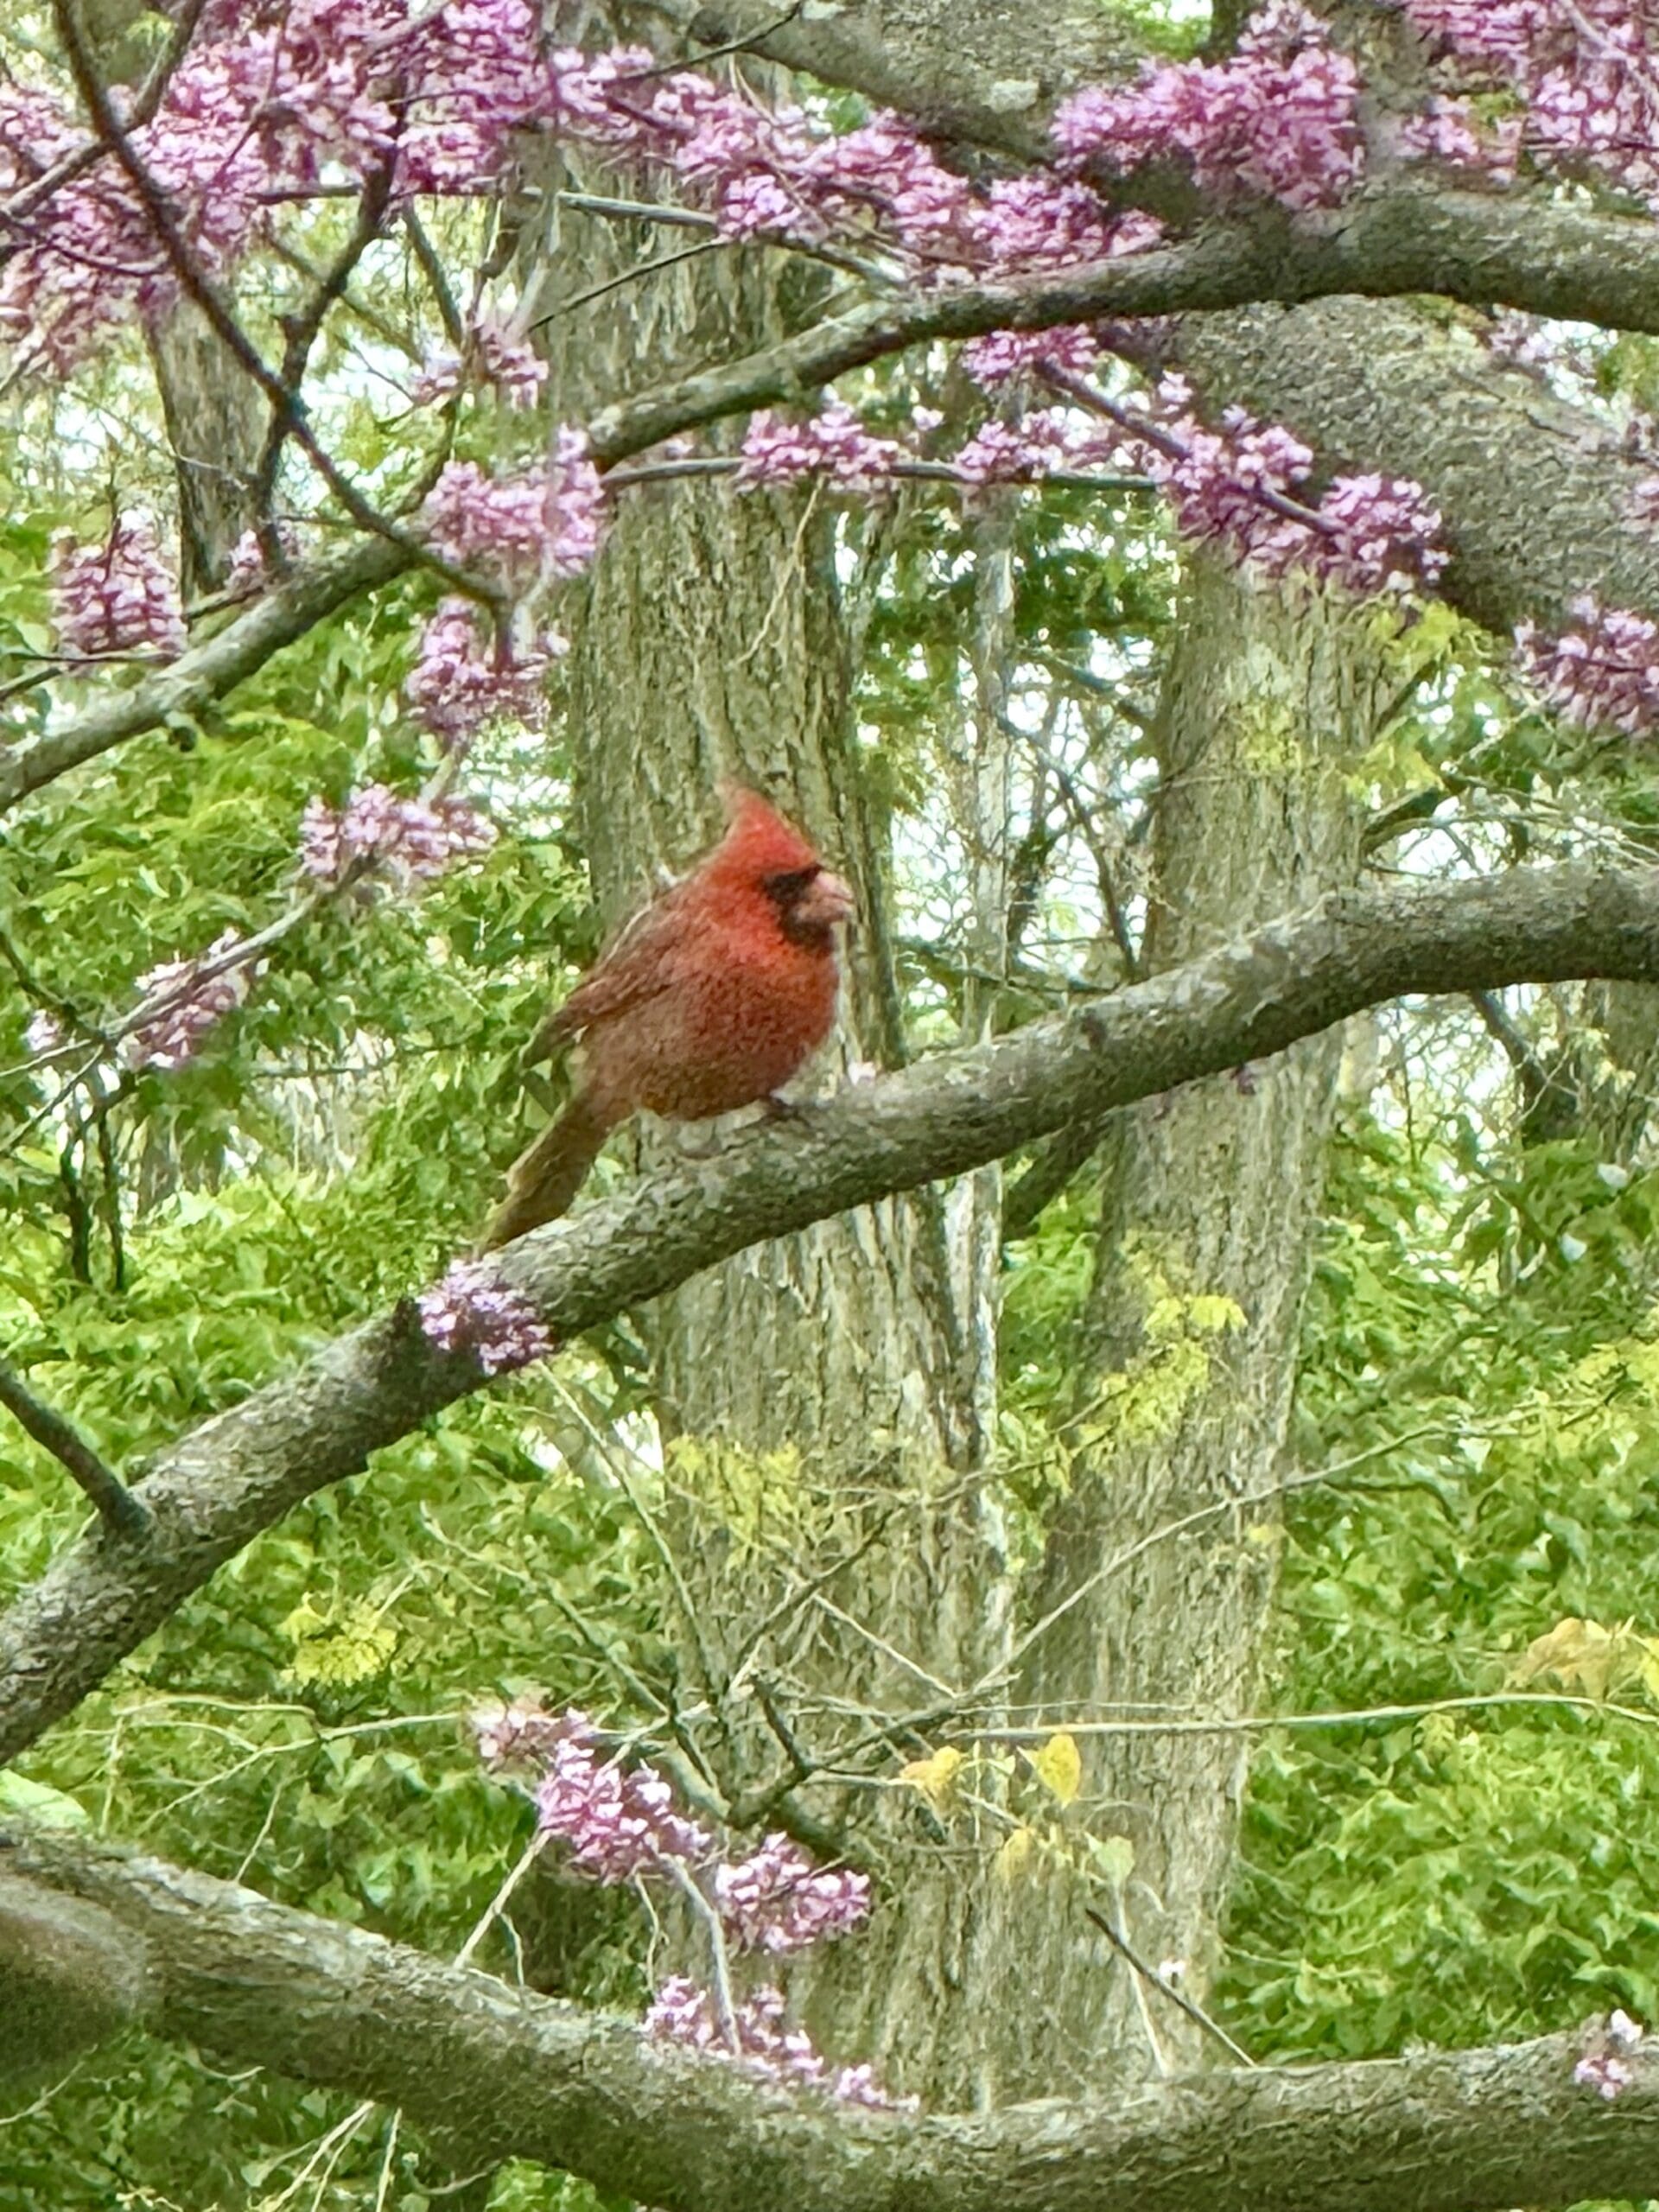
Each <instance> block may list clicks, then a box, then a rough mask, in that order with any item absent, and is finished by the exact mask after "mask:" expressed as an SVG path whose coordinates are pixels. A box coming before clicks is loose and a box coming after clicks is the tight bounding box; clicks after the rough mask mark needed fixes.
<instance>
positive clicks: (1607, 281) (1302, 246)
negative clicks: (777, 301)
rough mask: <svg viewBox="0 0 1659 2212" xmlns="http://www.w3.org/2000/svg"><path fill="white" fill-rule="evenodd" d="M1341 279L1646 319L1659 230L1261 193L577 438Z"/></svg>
mask: <svg viewBox="0 0 1659 2212" xmlns="http://www.w3.org/2000/svg"><path fill="white" fill-rule="evenodd" d="M1351 293H1357V294H1360V295H1362V296H1366V297H1368V298H1371V299H1387V298H1391V297H1399V296H1405V295H1414V294H1420V293H1439V294H1440V295H1442V296H1444V297H1446V298H1448V299H1453V300H1460V301H1463V302H1465V303H1466V304H1468V305H1470V306H1471V307H1479V308H1488V307H1491V306H1493V305H1494V304H1496V305H1500V306H1506V307H1516V308H1526V309H1527V310H1529V312H1531V313H1533V314H1536V315H1561V316H1567V317H1570V318H1573V319H1576V320H1580V321H1586V322H1596V323H1600V324H1602V325H1604V326H1605V327H1608V328H1611V329H1617V330H1637V331H1649V332H1659V227H1656V226H1655V225H1653V224H1652V223H1649V222H1644V221H1641V220H1638V219H1636V218H1634V217H1630V218H1624V217H1620V216H1611V215H1603V214H1599V213H1594V212H1592V211H1586V210H1584V209H1580V208H1573V207H1555V206H1552V205H1550V204H1549V203H1548V202H1545V201H1541V200H1532V199H1529V198H1521V197H1517V198H1516V199H1515V200H1503V199H1497V198H1494V197H1492V196H1491V195H1488V194H1479V193H1472V192H1424V191H1402V190H1399V189H1397V188H1396V189H1393V190H1389V191H1379V192H1376V193H1373V194H1370V195H1368V196H1366V197H1364V198H1362V199H1360V200H1357V201H1356V202H1355V203H1354V204H1353V205H1352V206H1351V207H1342V208H1340V209H1338V210H1336V211H1335V212H1333V213H1329V214H1319V215H1307V216H1303V217H1301V218H1300V219H1291V218H1289V217H1287V216H1285V215H1284V214H1282V213H1281V212H1280V211H1278V210H1276V209H1274V208H1268V207H1259V208H1255V209H1252V210H1251V211H1250V212H1249V213H1248V214H1244V215H1240V216H1236V217H1232V218H1229V219H1217V220H1214V221H1211V222H1209V223H1206V224H1205V226H1204V227H1203V229H1201V230H1200V231H1199V232H1197V234H1196V235H1195V236H1194V237H1192V238H1188V239H1185V240H1184V241H1183V242H1182V243H1180V244H1179V245H1170V246H1163V247H1160V248H1156V249H1154V251H1151V252H1148V253H1135V254H1126V255H1124V256H1123V257H1122V258H1121V259H1118V260H1115V261H1096V262H1089V263H1085V264H1081V265H1080V266H1078V267H1076V268H1071V269H1065V270H1058V271H1056V272H1054V273H1053V274H1051V275H1044V276H1040V277H1015V278H1007V279H1005V280H1002V281H1001V282H997V283H978V284H960V285H955V286H942V287H938V288H936V289H931V290H928V291H918V290H912V291H908V292H904V293H900V294H898V295H896V296H893V297H890V298H886V297H884V298H882V299H879V300H873V301H870V302H866V303H865V304H863V305H861V306H859V307H855V308H849V310H848V312H847V313H846V314H844V315H834V316H830V317H829V318H828V319H827V320H825V321H823V322H819V323H814V324H813V325H812V326H811V327H810V328H809V329H806V330H804V331H801V332H800V333H798V334H797V335H796V336H794V337H792V338H788V339H785V340H782V341H781V342H780V343H779V344H778V345H776V346H768V347H767V348H766V349H765V350H764V351H763V352H760V353H752V354H749V355H747V356H746V357H745V358H744V359H741V360H738V361H726V362H721V363H720V364H719V365H716V366H715V367H713V368H709V369H704V370H701V371H699V372H696V374H694V375H691V376H689V377H684V378H681V379H680V380H679V381H678V382H677V383H676V384H671V385H664V386H662V387H660V388H659V389H658V390H657V391H650V392H643V393H641V394H640V395H639V397H637V398H633V399H628V400H623V401H620V402H619V403H618V404H616V405H614V406H613V407H607V408H606V409H605V410H603V411H602V412H601V414H600V415H598V416H595V417H594V421H593V422H592V423H590V424H589V426H588V429H589V435H590V438H591V440H592V444H593V448H594V454H595V455H596V456H597V457H598V458H599V459H600V460H601V461H618V460H620V459H621V458H622V457H623V455H625V454H631V453H637V452H639V449H640V448H642V447H644V446H647V445H653V444H655V443H656V442H657V441H658V439H659V438H664V437H667V436H669V435H671V434H672V433H673V432H674V431H676V430H683V429H688V428H690V427H692V426H693V425H695V424H696V423H708V422H712V421H714V420H715V418H716V417H717V416H722V415H729V414H733V413H734V412H736V411H737V410H739V409H741V408H746V407H755V406H760V405H761V404H764V403H766V402H768V401H772V400H777V399H786V398H791V397H798V396H799V394H800V393H801V392H802V391H810V389H811V388H812V387H813V386H814V385H820V384H826V383H828V382H829V381H830V379H831V378H835V377H838V376H844V375H845V374H846V373H847V372H848V371H849V370H851V369H859V368H864V367H866V366H868V364H869V363H870V362H872V361H876V360H880V359H883V358H885V357H886V356H887V355H888V354H891V353H902V352H903V351H905V349H906V347H908V346H917V345H920V344H922V343H923V342H924V341H925V340H931V339H937V338H948V339H960V338H977V337H981V336H982V335H983V334H985V333H986V332H987V331H990V330H1042V329H1048V328H1051V327H1053V326H1054V325H1055V324H1057V323H1071V322H1090V321H1099V320H1102V319H1109V320H1114V321H1116V320H1119V319H1123V318H1128V317H1134V316H1144V315H1192V314H1199V313H1212V312H1214V311H1215V310H1217V309H1219V308H1238V307H1248V306H1251V305H1255V304H1259V303H1262V302H1275V303H1277V304H1279V305H1281V306H1294V305H1298V304H1300V303H1301V302H1306V301H1309V300H1319V299H1329V298H1332V297H1335V296H1338V295H1345V294H1351Z"/></svg>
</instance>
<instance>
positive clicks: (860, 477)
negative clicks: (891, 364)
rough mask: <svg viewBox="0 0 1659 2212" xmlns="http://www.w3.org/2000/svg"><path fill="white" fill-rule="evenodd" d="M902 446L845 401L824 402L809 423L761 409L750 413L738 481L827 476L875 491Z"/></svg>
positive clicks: (851, 488) (846, 486) (853, 488)
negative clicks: (869, 424) (873, 428)
mask: <svg viewBox="0 0 1659 2212" xmlns="http://www.w3.org/2000/svg"><path fill="white" fill-rule="evenodd" d="M900 455H901V449H900V448H899V447H898V446H897V445H895V444H894V443H893V440H892V439H891V438H878V437H876V436H875V435H874V434H873V433H872V432H870V431H868V430H867V429H865V427H864V425H863V423H861V421H860V419H859V417H858V416H857V415H856V414H855V411H854V410H853V409H852V408H850V407H849V406H848V404H847V403H846V402H845V400H842V399H830V400H828V401H826V402H825V404H824V406H823V411H822V412H821V413H819V414H817V415H813V416H809V417H808V419H807V420H806V421H805V422H804V423H788V422H785V421H782V420H781V419H779V417H778V416H774V415H773V414H772V411H771V410H770V409H762V410H761V411H760V413H759V414H757V415H753V416H750V418H749V426H748V429H747V431H746V432H745V433H744V437H743V458H742V460H741V462H740V463H739V466H738V471H737V476H736V479H735V480H736V482H737V484H738V486H740V488H742V489H748V488H751V487H753V486H755V485H760V484H796V483H798V482H799V481H800V480H801V479H802V478H803V477H806V476H823V477H824V478H826V479H827V480H829V482H830V483H831V484H835V485H837V486H840V488H841V489H842V491H847V492H873V491H874V490H875V489H876V488H877V486H880V485H881V484H883V483H885V482H887V480H888V478H889V476H890V474H891V472H892V468H893V463H894V461H898V460H899V458H900Z"/></svg>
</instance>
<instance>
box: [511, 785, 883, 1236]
mask: <svg viewBox="0 0 1659 2212" xmlns="http://www.w3.org/2000/svg"><path fill="white" fill-rule="evenodd" d="M721 798H722V800H723V801H724V803H725V806H726V811H727V816H728V821H729V823H730V827H729V828H728V830H727V832H726V835H725V836H724V837H722V838H721V842H720V843H719V844H717V845H716V846H715V849H714V850H713V852H711V853H710V854H709V855H708V857H707V859H705V860H703V861H700V862H699V863H698V865H697V866H696V868H694V869H693V870H692V871H691V873H690V875H688V876H686V877H685V878H684V879H683V880H682V881H681V882H679V883H677V884H676V885H675V886H674V887H673V888H672V889H671V890H670V891H665V892H664V893H663V895H662V897H661V898H660V899H655V900H654V901H653V902H652V905H650V906H647V907H645V909H644V911H643V912H640V913H639V914H636V915H635V916H634V918H633V919H632V921H631V922H629V923H627V924H626V925H625V927H624V928H623V929H622V931H620V934H619V935H618V936H617V937H616V938H615V939H614V940H613V943H612V944H611V945H610V947H609V949H608V950H607V951H605V952H603V953H601V956H600V957H599V959H598V960H597V961H596V962H595V963H594V966H593V967H592V968H590V969H588V973H587V974H586V975H585V976H583V977H582V981H581V982H579V983H578V984H577V985H576V988H575V990H574V991H572V992H571V994H570V995H569V998H568V999H566V1001H564V1004H563V1006H562V1007H557V1008H556V1010H555V1011H554V1012H553V1013H552V1014H550V1015H549V1016H548V1018H547V1020H545V1021H544V1022H543V1024H542V1026H541V1027H540V1029H539V1030H537V1033H536V1036H535V1038H534V1039H533V1040H532V1041H531V1046H530V1048H529V1050H528V1051H527V1052H525V1054H524V1061H525V1065H533V1064H534V1063H535V1062H536V1061H537V1060H539V1059H543V1058H546V1057H547V1056H548V1055H549V1054H550V1052H556V1051H557V1050H558V1049H559V1048H560V1047H561V1046H565V1045H568V1044H571V1043H573V1042H576V1041H580V1043H581V1045H582V1076H581V1081H580V1084H579V1085H578V1088H577V1090H576V1094H575V1097H574V1098H573V1099H572V1100H571V1101H570V1103H569V1105H568V1106H567V1107H566V1108H565V1109H564V1111H563V1114H561V1115H560V1116H559V1118H558V1120H557V1121H556V1122H552V1123H550V1125H549V1127H548V1128H545V1129H543V1132H542V1134H541V1135H540V1136H538V1137H537V1140H536V1141H535V1142H534V1143H533V1144H532V1145H531V1146H530V1147H529V1148H528V1149H527V1150H526V1151H525V1152H524V1153H523V1154H520V1156H519V1157H518V1160H516V1161H515V1162H514V1163H513V1166H512V1172H511V1173H510V1174H509V1176H508V1178H507V1195H506V1197H505V1199H504V1200H503V1201H502V1204H501V1205H500V1206H499V1209H498V1210H497V1211H496V1214H495V1216H494V1218H493V1220H492V1221H491V1223H490V1225H489V1227H488V1228H487V1229H486V1231H485V1233H484V1242H483V1245H482V1247H481V1249H483V1250H485V1251H489V1250H491V1249H493V1248H494V1247H495V1246H496V1245H498V1244H505V1243H507V1242H508V1241H509V1239H510V1238H512V1237H514V1236H523V1235H524V1231H525V1230H527V1229H534V1228H536V1227H537V1226H538V1225H539V1224H541V1223H542V1222H544V1221H553V1220H555V1219H556V1218H557V1217H558V1216H559V1215H560V1214H562V1213H563V1211H565V1209H566V1208H567V1207H568V1206H569V1204H570V1202H571V1200H572V1199H573V1198H575V1195H576V1192H577V1191H578V1190H579V1189H580V1188H581V1186H582V1179H583V1178H584V1176H585V1175H586V1174H587V1173H588V1169H589V1168H590V1167H591V1166H593V1164H594V1158H595V1156H596V1154H598V1151H599V1148H600V1147H601V1145H602V1144H603V1143H604V1141H605V1140H606V1138H607V1136H608V1135H610V1133H611V1131H612V1130H613V1128H616V1127H617V1125H618V1124H619V1123H620V1122H626V1120H627V1118H628V1116H630V1115H631V1114H634V1113H637V1112H638V1111H639V1109H640V1108H641V1107H644V1108H645V1109H648V1110H649V1111H650V1112H651V1113H653V1114H662V1115H665V1116H667V1117H668V1118H669V1119H670V1120H671V1121H677V1122H701V1121H706V1120H707V1119H709V1116H712V1115H715V1114H730V1113H732V1112H734V1111H735V1109H737V1108H738V1107H740V1106H753V1105H756V1104H758V1103H759V1102H760V1100H761V1099H763V1098H770V1097H771V1096H772V1094H773V1092H774V1091H776V1090H779V1089H781V1087H782V1086H783V1085H784V1084H786V1083H787V1082H788V1081H789V1079H790V1077H791V1076H792V1075H794V1074H795V1073H796V1072H797V1071H798V1070H799V1069H800V1068H801V1067H802V1066H803V1065H804V1063H805V1062H806V1060H807V1059H808V1058H809V1057H810V1055H811V1054H812V1053H813V1052H816V1051H817V1047H818V1046H820V1045H821V1044H823V1040H824V1039H825V1038H826V1037H827V1036H828V1035H829V1031H830V1027H831V1026H832V1024H833V1023H834V1020H835V1018H836V984H837V982H838V981H839V971H838V969H837V966H836V936H835V932H836V923H837V922H844V921H845V920H846V919H847V918H848V917H849V915H850V914H851V912H852V911H853V894H852V893H851V892H850V891H849V889H848V888H847V886H846V885H845V884H844V883H843V882H842V880H841V878H840V877H839V876H838V875H831V874H830V873H829V870H828V869H827V868H825V867H824V865H823V861H821V860H820V859H819V858H818V856H817V854H816V853H815V852H814V851H813V849H812V848H811V846H810V845H809V844H808V843H807V842H806V840H805V839H804V837H803V836H801V835H800V833H799V831H798V830H796V829H791V827H790V825H789V823H787V822H785V820H784V819H783V817H782V816H781V815H778V814H774V813H773V811H772V809H771V807H769V806H768V805H767V804H766V801H765V799H763V798H757V797H756V795H755V794H754V792H753V791H741V790H739V789H737V788H735V787H733V786H727V787H725V788H723V789H722V791H721Z"/></svg>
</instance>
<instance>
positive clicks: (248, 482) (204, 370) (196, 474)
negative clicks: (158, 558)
mask: <svg viewBox="0 0 1659 2212" xmlns="http://www.w3.org/2000/svg"><path fill="white" fill-rule="evenodd" d="M149 351H150V359H151V362H152V364H153V365H154V367H155V371H156V389H157V391H159V392H160V394H161V399H162V416H163V418H164V419H165V421H166V423H167V435H168V440H169V442H171V444H172V448H173V474H174V480H175V484H176V485H177V487H178V494H179V543H180V549H181V553H182V556H183V563H182V569H181V586H182V588H183V592H184V600H185V604H186V605H187V606H188V605H190V604H191V602H192V601H194V600H197V599H200V598H205V597H206V596H207V594H209V593H210V592H214V591H217V590H218V589H219V587H220V585H222V584H223V582H224V581H225V576H226V570H227V569H229V567H230V559H231V555H232V551H233V550H234V549H235V546H236V542H237V540H238V537H241V535H242V533H243V531H245V530H247V529H249V528H251V526H252V524H253V523H254V521H255V520H256V517H255V514H254V507H253V499H252V496H251V494H252V486H253V480H254V473H255V470H256V469H257V466H258V461H259V453H260V448H261V447H262V446H263V444H264V434H265V411H266V410H265V406H264V401H263V400H262V398H261V397H260V395H259V392H258V391H257V389H256V388H255V386H254V385H253V384H252V383H251V381H250V379H249V378H248V377H247V376H246V375H245V372H243V370H242V369H241V368H240V367H239V365H238V363H237V362H236V360H235V359H233V357H232V354H231V353H230V351H229V349H228V348H227V347H226V345H225V343H224V341H223V340H221V339H220V338H219V336H218V334H216V333H215V331H214V330H213V327H212V326H211V325H210V324H209V322H208V321H207V317H206V316H205V315H203V314H202V312H201V310H200V308H198V307H197V306H196V305H195V304H194V302H192V301H189V300H183V301H181V302H180V303H179V305H178V306H177V307H176V308H175V309H174V311H173V313H172V314H171V315H169V316H168V320H167V321H166V322H165V323H164V324H163V325H162V327H161V328H160V329H158V330H156V332H154V333H153V334H152V335H151V338H150V345H149Z"/></svg>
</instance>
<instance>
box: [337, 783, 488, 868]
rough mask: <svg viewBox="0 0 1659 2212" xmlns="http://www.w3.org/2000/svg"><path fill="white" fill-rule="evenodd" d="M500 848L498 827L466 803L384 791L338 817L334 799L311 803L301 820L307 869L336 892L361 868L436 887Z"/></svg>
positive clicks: (370, 787) (367, 791)
mask: <svg viewBox="0 0 1659 2212" xmlns="http://www.w3.org/2000/svg"><path fill="white" fill-rule="evenodd" d="M494 842H495V829H494V825H493V823H489V822H486V820H485V818H484V817H483V816H482V815H481V814H480V813H479V812H478V810H477V809H476V808H475V807H474V806H473V805H471V804H469V802H468V801H467V800H466V799H464V798H437V799H431V800H428V799H423V798H399V796H398V795H397V792H396V791H392V790H391V789H390V788H389V787H388V786H387V785H385V784H367V785H365V786H364V788H363V789H362V790H361V791H358V792H356V793H355V794H354V795H353V798H351V799H350V801H349V802H348V803H347V804H346V807H345V808H344V810H341V811H339V812H336V810H334V808H333V807H332V806H330V805H329V804H328V802H327V799H324V798H312V799H309V800H308V801H307V803H306V809H305V812H304V814H303V815H302V817H301V819H300V868H301V870H302V873H303V874H306V875H308V876H311V877H312V878H313V879H314V880H315V881H317V882H319V883H322V884H327V885H331V886H332V885H334V884H337V883H339V882H340V881H342V880H344V877H345V874H346V870H347V869H348V868H352V867H353V865H355V864H358V863H365V864H368V865H372V866H385V867H386V868H390V869H391V871H392V872H393V874H397V875H401V876H403V877H404V878H406V879H411V880H412V879H417V878H422V879H430V878H431V877H434V876H439V875H442V874H443V873H444V871H445V869H446V868H449V867H450V866H451V865H452V864H453V863H454V861H457V860H460V859H461V858H463V857H465V856H467V855H473V854H476V853H484V852H487V851H488V850H489V849H490V847H491V846H492V845H493V843H494Z"/></svg>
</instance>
